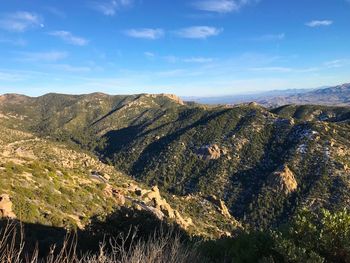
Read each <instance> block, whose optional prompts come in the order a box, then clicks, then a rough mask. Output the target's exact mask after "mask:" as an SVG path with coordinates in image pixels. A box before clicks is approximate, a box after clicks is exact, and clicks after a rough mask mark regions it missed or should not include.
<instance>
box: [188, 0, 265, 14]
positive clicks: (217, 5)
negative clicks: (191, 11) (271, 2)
mask: <svg viewBox="0 0 350 263" xmlns="http://www.w3.org/2000/svg"><path fill="white" fill-rule="evenodd" d="M257 2H259V0H203V1H196V2H194V3H193V7H194V8H196V9H197V10H201V11H207V12H215V13H231V12H235V11H238V10H239V9H241V8H242V7H244V6H246V5H248V4H252V3H257Z"/></svg>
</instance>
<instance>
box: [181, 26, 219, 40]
mask: <svg viewBox="0 0 350 263" xmlns="http://www.w3.org/2000/svg"><path fill="white" fill-rule="evenodd" d="M222 31H223V29H222V28H216V27H210V26H192V27H186V28H182V29H180V30H177V31H175V35H177V36H178V37H181V38H190V39H206V38H208V37H212V36H217V35H219V34H220V33H221V32H222Z"/></svg>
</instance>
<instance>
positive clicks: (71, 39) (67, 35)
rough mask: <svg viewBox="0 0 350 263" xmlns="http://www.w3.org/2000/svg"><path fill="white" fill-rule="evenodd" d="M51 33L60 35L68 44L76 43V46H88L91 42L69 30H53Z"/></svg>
mask: <svg viewBox="0 0 350 263" xmlns="http://www.w3.org/2000/svg"><path fill="white" fill-rule="evenodd" d="M49 35H51V36H55V37H58V38H60V39H62V40H63V41H64V42H66V43H68V44H72V45H76V46H86V45H87V44H88V43H89V41H88V40H87V39H85V38H82V37H78V36H75V35H73V34H72V33H71V32H68V31H63V30H61V31H53V32H50V33H49Z"/></svg>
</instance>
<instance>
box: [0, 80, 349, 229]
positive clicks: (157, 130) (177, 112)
mask: <svg viewBox="0 0 350 263" xmlns="http://www.w3.org/2000/svg"><path fill="white" fill-rule="evenodd" d="M332 90H334V91H335V92H334V93H335V94H339V91H342V90H344V91H346V90H347V87H346V86H344V85H343V86H339V87H338V88H335V89H334V88H333V89H328V90H327V89H326V90H322V91H315V93H316V94H321V95H319V96H320V97H322V96H323V98H324V99H325V98H326V97H327V96H328V95H322V94H323V93H324V92H325V94H332V92H331V91H332ZM335 97H336V96H335ZM0 120H1V124H2V126H4V127H6V129H11V130H14V131H20V132H25V133H29V134H33V135H34V136H37V137H38V138H39V140H40V142H41V140H47V141H48V147H49V149H48V150H45V151H43V152H42V154H44V153H45V152H46V151H48V152H49V154H46V155H44V156H46V157H45V158H44V159H45V160H46V161H47V162H49V163H51V164H50V165H47V166H46V164H45V165H44V166H40V167H43V168H39V170H40V172H38V173H35V171H33V168H31V167H32V166H29V167H27V165H25V167H22V166H23V165H21V164H20V167H19V168H20V169H22V170H23V169H24V175H23V176H20V177H18V178H17V179H16V180H18V181H7V182H6V181H5V183H1V184H0V191H1V190H2V191H5V193H7V192H9V191H10V194H11V195H13V196H14V197H15V198H14V200H18V199H16V196H23V194H24V193H26V191H27V189H25V186H26V185H28V186H29V187H32V185H35V183H33V184H32V182H31V181H30V180H31V179H32V180H35V181H38V182H40V183H42V184H46V181H47V183H48V182H50V180H51V179H48V178H47V177H48V176H52V180H53V182H55V180H61V179H62V178H63V179H64V178H65V177H62V178H61V177H59V176H58V174H57V170H58V171H61V168H59V163H58V162H57V161H55V160H56V159H55V158H53V157H54V153H53V152H52V151H51V148H52V149H54V148H55V147H58V146H54V145H52V144H50V143H49V142H52V143H58V144H60V145H66V146H67V147H70V149H71V148H74V149H75V148H76V149H77V150H76V151H77V152H81V151H88V153H89V154H90V155H95V156H96V158H99V161H102V162H103V163H106V164H110V165H113V166H114V168H115V169H116V171H120V172H119V173H121V174H123V175H124V176H123V177H122V178H123V179H118V178H117V177H116V176H114V175H113V173H111V179H110V180H112V182H113V181H114V182H115V183H116V184H117V186H121V185H120V182H121V183H122V185H123V181H124V180H126V179H125V178H128V177H129V178H132V179H135V180H136V181H137V182H138V183H137V184H141V185H142V184H144V185H145V186H144V187H142V189H147V188H148V187H149V188H150V187H151V186H154V185H158V186H159V188H160V190H161V193H162V195H164V196H167V198H166V200H167V201H168V202H169V204H170V205H171V207H172V208H173V209H175V210H176V211H178V213H179V214H180V215H181V216H182V217H183V219H186V218H187V217H189V218H191V219H192V221H193V225H194V226H196V227H195V228H194V229H192V231H193V233H196V234H199V235H204V236H205V235H206V236H218V235H221V234H223V233H225V232H227V231H229V232H230V231H231V232H232V231H234V229H236V228H237V227H239V226H240V225H242V226H251V227H254V228H270V227H272V226H276V225H280V224H282V223H284V222H287V221H288V220H289V219H290V218H291V216H292V215H294V214H295V213H296V211H298V210H299V209H301V208H305V207H306V208H310V209H317V208H321V207H325V208H328V209H331V210H338V209H341V208H343V207H344V206H348V205H349V203H348V202H349V200H350V186H349V183H348V182H349V180H350V178H349V174H350V168H349V167H350V135H349V134H350V128H349V123H350V107H327V106H310V105H307V106H298V105H291V106H283V107H279V108H276V109H269V108H265V107H262V106H259V105H258V104H256V103H249V104H241V105H236V106H225V105H224V106H217V107H215V106H210V107H209V106H205V105H199V104H195V103H194V104H186V103H183V102H182V101H181V100H179V99H178V98H177V97H176V96H170V95H165V94H162V95H149V94H139V95H131V96H110V95H106V94H101V93H94V94H87V95H76V96H70V95H61V94H47V95H44V96H41V97H38V98H31V97H25V96H21V95H3V96H0ZM3 133H4V134H5V135H8V134H10V133H9V132H7V131H6V130H5V131H4V132H3ZM10 137H11V136H10ZM3 138H5V137H0V142H3V141H4V142H3V144H4V147H5V148H6V147H9V148H10V149H11V151H14V152H15V153H17V154H18V153H19V154H21V153H22V152H28V151H29V152H30V148H29V149H28V148H26V147H27V146H26V145H22V144H21V143H22V142H21V139H20V138H19V139H15V141H20V142H19V146H18V147H14V146H13V145H12V144H11V143H12V142H11V140H12V139H11V138H10V139H11V140H10V141H7V140H4V139H3ZM40 144H42V143H39V142H38V143H35V142H34V146H35V145H40ZM44 145H45V144H44ZM34 146H30V145H29V146H28V147H34ZM35 147H36V146H35ZM60 147H61V146H59V148H60ZM33 149H34V148H33ZM35 149H36V148H35ZM35 152H38V151H37V150H35ZM38 154H39V155H40V151H39V153H38ZM52 155H53V156H52ZM72 155H73V156H75V155H77V156H79V154H75V153H72ZM35 156H37V155H36V154H35ZM50 156H51V157H50ZM63 156H66V155H65V154H64V153H63ZM29 157H30V155H29ZM21 158H24V160H25V161H28V159H27V158H28V156H27V157H26V156H24V157H21ZM36 159H37V160H40V157H38V156H37V157H36ZM75 159H79V158H75ZM0 160H1V162H4V164H3V166H4V168H5V170H4V169H0V173H1V174H3V176H2V177H1V178H3V179H2V180H4V179H5V178H13V175H12V174H11V177H7V175H6V174H7V173H9V172H11V170H12V171H18V169H19V168H18V167H17V166H15V167H14V168H13V169H12V168H11V163H10V164H9V163H8V162H9V161H10V160H8V159H6V158H3V159H0ZM29 161H30V159H29ZM73 163H74V161H73ZM28 165H29V164H28ZM53 165H54V167H53ZM57 165H58V167H57ZM7 166H9V170H8V169H7V168H6V167H7ZM89 169H91V170H93V169H95V168H89ZM96 169H97V168H96ZM22 170H20V171H21V173H22ZM46 170H48V172H47V171H46ZM50 171H53V172H54V175H53V174H51V173H50ZM16 173H17V172H16ZM16 173H15V174H16ZM27 173H31V174H32V176H33V177H35V179H33V177H31V176H29V175H28V174H27ZM70 175H71V176H73V175H74V178H76V179H75V181H74V180H73V179H74V178H73V179H72V178H70V177H68V178H66V179H64V180H65V181H64V182H67V184H68V183H69V182H70V180H73V181H72V182H71V183H70V184H71V185H72V186H74V187H75V188H76V189H78V188H79V187H83V186H80V185H79V184H77V183H79V182H80V181H81V182H84V180H86V179H87V180H88V179H89V178H86V173H85V172H84V169H83V171H81V170H80V171H79V170H77V171H75V170H74V168H73V169H68V173H67V176H70ZM25 176H27V177H28V178H31V179H28V180H29V182H28V183H27V184H23V187H24V188H23V187H21V188H18V187H17V188H16V187H13V186H12V185H11V182H18V185H22V183H21V182H22V181H23V180H27V179H25ZM36 176H38V178H39V179H37V178H36ZM93 176H94V177H96V176H97V177H99V174H98V173H96V174H93ZM42 177H44V179H45V178H46V179H45V180H42ZM60 178H61V179H60ZM78 178H80V179H81V180H80V181H79V179H78ZM63 179H62V180H63ZM90 179H91V178H90ZM95 179H96V178H95ZM97 179H98V178H97ZM118 182H119V183H118ZM4 185H5V186H6V187H7V188H4ZM56 185H57V186H58V187H61V188H62V191H61V190H60V189H59V188H58V189H57V190H58V191H61V192H62V193H63V197H65V196H66V192H64V191H65V188H64V186H62V185H61V181H58V182H56V184H50V187H51V188H50V189H56V188H55V187H56ZM105 186H106V185H104V184H102V185H101V184H98V185H94V186H91V187H93V191H96V192H97V193H98V195H99V196H100V198H102V196H103V193H101V191H102V190H104V189H105V188H104V187H105ZM52 187H53V188H52ZM123 187H124V188H122V189H121V190H120V191H119V192H118V193H120V194H123V195H124V194H125V195H126V197H128V198H135V197H136V196H137V195H141V196H144V194H145V192H143V191H142V189H140V190H137V189H134V190H137V192H135V191H133V190H131V191H132V194H128V192H127V191H129V190H127V189H125V186H123ZM126 188H128V187H126ZM140 188H141V187H140ZM98 189H100V190H98ZM123 189H124V190H123ZM128 189H129V188H128ZM156 190H157V188H154V192H157V191H156ZM52 192H53V193H55V192H56V191H54V190H52ZM27 193H28V194H29V196H30V197H29V198H34V197H33V194H32V192H30V191H29V192H27ZM74 193H79V191H78V190H76V191H74ZM74 193H69V194H71V195H73V196H72V197H71V198H70V200H73V201H72V202H74V200H77V199H75V198H78V197H77V196H75V195H74ZM0 194H1V192H0ZM58 195H59V194H58ZM42 196H45V198H50V197H46V195H42ZM37 197H39V198H40V197H41V195H36V197H35V198H37ZM55 198H57V196H56V195H55ZM73 198H74V199H73ZM149 199H151V200H149ZM53 200H57V199H53ZM79 200H80V199H79ZM147 200H148V202H150V203H152V204H153V206H155V207H156V208H160V209H163V210H164V213H165V214H168V215H169V211H171V210H169V209H168V208H166V209H165V207H168V206H167V205H166V204H165V203H161V202H163V201H161V199H160V198H158V199H157V200H156V201H154V200H153V198H148V199H147ZM152 200H153V201H152ZM39 201H40V200H39ZM141 201H142V200H140V202H141ZM151 201H152V202H151ZM37 202H38V201H37ZM56 203H57V204H58V203H59V202H55V201H54V202H52V201H50V204H52V205H54V204H56ZM87 204H91V203H89V202H87V203H84V205H87ZM16 205H17V206H18V203H16V202H14V206H15V207H16ZM97 205H98V206H99V208H98V209H97V210H101V208H102V207H103V205H102V206H101V200H100V201H99V202H96V208H97ZM141 205H143V203H141ZM146 205H148V203H147V204H146ZM107 207H108V206H107ZM162 207H163V208H162ZM57 209H58V208H57ZM64 209H65V210H62V211H64V212H65V213H67V212H66V211H68V212H69V214H70V215H73V217H74V218H76V217H75V216H76V215H77V214H76V213H75V212H74V211H76V210H75V205H74V206H73V207H71V206H69V210H66V208H64ZM79 209H80V210H79V211H86V210H85V209H86V206H85V207H81V208H79ZM77 211H78V210H77ZM41 212H42V213H45V211H40V213H41ZM84 213H85V214H86V216H88V215H89V214H88V213H87V212H84ZM174 213H175V212H174ZM173 215H174V214H173V213H170V217H173ZM35 218H42V216H40V215H37V216H36V217H35ZM173 219H174V218H173ZM175 219H176V217H175ZM177 219H178V220H180V221H181V219H179V217H177ZM187 223H188V224H189V223H190V221H188V222H187ZM190 229H191V228H190Z"/></svg>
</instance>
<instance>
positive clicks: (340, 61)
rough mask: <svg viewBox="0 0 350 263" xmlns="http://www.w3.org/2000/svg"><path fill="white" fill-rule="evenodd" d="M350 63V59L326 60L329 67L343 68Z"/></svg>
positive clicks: (325, 64)
mask: <svg viewBox="0 0 350 263" xmlns="http://www.w3.org/2000/svg"><path fill="white" fill-rule="evenodd" d="M349 64H350V59H335V60H331V61H326V62H325V63H324V66H326V67H327V68H341V67H344V66H347V65H349Z"/></svg>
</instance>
